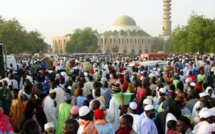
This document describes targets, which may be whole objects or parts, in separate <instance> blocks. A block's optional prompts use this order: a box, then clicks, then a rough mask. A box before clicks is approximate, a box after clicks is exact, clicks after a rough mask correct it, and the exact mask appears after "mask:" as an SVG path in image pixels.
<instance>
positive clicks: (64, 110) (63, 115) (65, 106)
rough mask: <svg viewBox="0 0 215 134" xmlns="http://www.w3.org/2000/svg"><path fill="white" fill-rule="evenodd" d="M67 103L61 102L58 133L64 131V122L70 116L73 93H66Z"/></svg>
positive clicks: (60, 133)
mask: <svg viewBox="0 0 215 134" xmlns="http://www.w3.org/2000/svg"><path fill="white" fill-rule="evenodd" d="M64 100H65V103H61V104H60V105H59V113H58V120H57V128H56V134H62V132H63V127H62V126H63V124H64V122H65V121H66V120H67V119H69V116H70V109H71V105H70V104H71V95H70V94H69V93H66V94H65V95H64Z"/></svg>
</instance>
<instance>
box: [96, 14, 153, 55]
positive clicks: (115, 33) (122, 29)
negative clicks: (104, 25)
mask: <svg viewBox="0 0 215 134" xmlns="http://www.w3.org/2000/svg"><path fill="white" fill-rule="evenodd" d="M153 43H154V38H153V37H152V36H150V35H149V34H148V33H146V32H145V31H143V30H142V29H141V28H140V27H139V26H137V24H136V22H135V20H134V19H133V18H131V17H129V16H126V15H124V16H120V17H118V18H117V19H116V20H115V21H114V23H113V25H112V26H111V27H110V29H109V30H107V31H105V32H104V33H102V34H100V35H98V47H99V48H98V52H103V53H104V52H106V53H111V52H113V51H114V48H117V50H118V52H119V53H123V54H141V53H149V52H151V51H152V50H151V48H152V47H151V46H152V45H153Z"/></svg>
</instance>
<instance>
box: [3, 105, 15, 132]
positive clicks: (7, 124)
mask: <svg viewBox="0 0 215 134" xmlns="http://www.w3.org/2000/svg"><path fill="white" fill-rule="evenodd" d="M9 120H10V119H9V117H8V116H7V115H5V114H4V110H3V109H2V108H1V107H0V130H1V131H2V132H3V133H4V132H10V131H13V128H12V127H11V124H10V121H9Z"/></svg>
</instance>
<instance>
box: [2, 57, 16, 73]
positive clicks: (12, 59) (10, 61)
mask: <svg viewBox="0 0 215 134" xmlns="http://www.w3.org/2000/svg"><path fill="white" fill-rule="evenodd" d="M4 62H5V66H6V69H5V70H9V69H10V68H11V67H10V64H12V65H13V69H14V73H16V72H17V70H18V69H17V61H16V58H15V56H13V55H7V57H6V58H5V59H4Z"/></svg>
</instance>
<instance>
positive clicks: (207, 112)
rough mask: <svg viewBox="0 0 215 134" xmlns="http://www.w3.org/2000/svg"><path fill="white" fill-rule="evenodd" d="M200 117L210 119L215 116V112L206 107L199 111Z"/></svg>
mask: <svg viewBox="0 0 215 134" xmlns="http://www.w3.org/2000/svg"><path fill="white" fill-rule="evenodd" d="M199 116H200V118H208V117H211V116H214V112H213V111H212V110H210V109H208V108H206V107H204V108H202V109H201V110H200V111H199Z"/></svg>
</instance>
